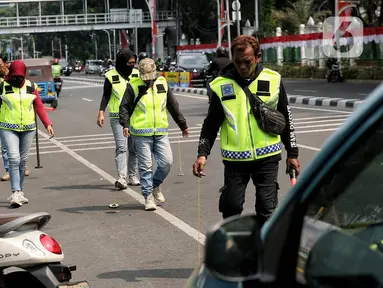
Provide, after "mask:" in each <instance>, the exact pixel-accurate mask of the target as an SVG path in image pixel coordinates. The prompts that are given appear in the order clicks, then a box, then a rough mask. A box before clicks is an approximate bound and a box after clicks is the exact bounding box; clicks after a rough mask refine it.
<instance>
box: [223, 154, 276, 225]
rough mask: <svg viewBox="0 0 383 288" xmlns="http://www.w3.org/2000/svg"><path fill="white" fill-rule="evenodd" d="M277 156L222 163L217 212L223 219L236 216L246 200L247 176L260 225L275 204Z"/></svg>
mask: <svg viewBox="0 0 383 288" xmlns="http://www.w3.org/2000/svg"><path fill="white" fill-rule="evenodd" d="M279 161H280V157H270V158H266V159H262V160H258V161H254V162H248V163H246V162H242V163H238V162H236V163H228V162H224V165H225V182H224V185H225V187H224V188H223V189H221V190H220V191H221V193H222V194H221V197H220V199H219V211H220V212H221V213H222V217H223V218H227V217H230V216H234V215H239V214H241V213H242V211H243V204H244V203H245V191H246V187H247V184H248V183H249V181H250V178H251V179H252V180H253V184H254V186H255V191H256V193H255V196H256V200H255V211H256V213H257V217H258V220H259V221H260V223H259V224H260V225H263V224H264V223H265V222H266V220H267V219H268V218H269V217H270V216H271V214H272V213H273V212H274V210H275V209H276V207H277V205H278V190H279V185H278V182H277V179H278V167H279Z"/></svg>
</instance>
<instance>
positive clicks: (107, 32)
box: [102, 30, 112, 59]
mask: <svg viewBox="0 0 383 288" xmlns="http://www.w3.org/2000/svg"><path fill="white" fill-rule="evenodd" d="M102 31H104V32H106V34H108V43H109V58H110V59H112V44H111V43H110V33H109V31H108V30H102Z"/></svg>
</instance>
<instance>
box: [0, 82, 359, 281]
mask: <svg viewBox="0 0 383 288" xmlns="http://www.w3.org/2000/svg"><path fill="white" fill-rule="evenodd" d="M101 93H102V87H101V85H97V84H86V83H83V82H82V83H79V82H73V81H70V80H69V79H66V82H65V84H64V87H63V91H62V94H61V96H60V98H59V107H58V109H57V110H56V111H54V112H49V113H50V117H51V119H52V121H53V123H54V127H55V130H56V137H55V138H53V139H51V140H49V139H47V138H46V134H43V133H46V131H44V130H42V131H41V134H40V136H41V141H40V145H41V154H42V155H41V159H42V165H43V168H42V169H33V167H34V166H35V164H36V158H35V157H36V156H35V152H36V149H35V147H33V148H32V151H31V156H30V159H29V167H30V168H31V175H30V176H29V177H28V178H27V179H26V183H25V189H24V192H25V194H26V196H27V197H28V198H29V201H30V203H29V204H27V205H24V206H23V207H21V208H19V209H18V210H17V212H40V211H46V212H49V213H51V214H52V220H51V222H50V223H49V224H48V226H47V227H46V229H45V231H46V232H47V233H50V234H51V235H52V236H53V237H54V238H56V239H57V240H58V241H59V243H61V245H62V248H63V251H64V253H65V261H64V262H65V263H67V264H76V265H77V268H78V271H77V272H75V273H74V279H75V280H82V279H86V280H88V281H89V283H90V284H91V287H96V288H105V287H114V288H119V287H145V288H147V287H158V288H161V287H164V288H165V287H166V288H168V287H183V285H184V283H185V281H186V279H187V278H188V277H189V275H190V274H191V272H192V270H193V269H194V267H195V266H196V265H197V261H198V254H197V251H198V250H197V247H198V246H197V243H198V241H199V242H202V243H203V240H204V235H200V234H198V232H197V229H198V221H197V215H198V214H197V211H198V210H197V203H198V202H197V195H198V181H197V179H196V178H195V177H194V176H192V174H191V166H192V164H193V162H194V160H195V157H196V149H197V143H198V137H199V131H200V129H201V124H202V123H203V119H204V117H205V115H206V112H207V109H208V104H207V100H206V97H204V96H196V95H190V94H177V97H178V100H179V102H180V107H181V109H182V111H183V113H184V114H185V116H186V118H187V120H188V124H189V127H190V131H191V136H190V138H189V139H181V138H180V137H181V133H180V131H179V130H178V128H177V127H176V125H175V124H174V123H173V122H172V123H171V128H172V129H171V132H170V135H169V136H170V140H171V143H172V148H173V156H174V165H173V168H172V171H171V174H170V176H169V178H168V179H167V181H166V183H164V185H163V190H164V194H165V197H166V198H167V203H166V204H165V205H164V206H163V209H158V210H157V211H156V212H146V211H144V209H143V205H142V201H143V197H142V196H141V195H140V194H139V188H138V189H137V188H134V189H133V190H131V189H128V190H125V191H119V192H116V191H115V189H114V187H113V184H112V183H113V181H114V177H115V176H116V175H115V174H116V172H115V164H114V149H115V147H114V141H113V137H112V134H111V128H110V126H109V124H108V119H106V125H105V127H104V128H102V129H101V128H99V127H98V126H97V125H96V116H97V112H98V107H99V102H100V98H101ZM292 111H293V116H294V118H295V126H296V130H297V137H298V141H299V144H300V160H301V165H302V168H303V170H305V168H306V167H307V165H308V164H309V163H310V161H311V160H312V158H313V157H314V156H315V154H316V153H317V152H318V151H319V150H320V148H321V146H322V145H323V143H324V142H325V140H326V139H327V138H328V137H329V135H330V134H331V133H332V132H333V131H335V130H336V129H338V127H339V125H341V124H342V123H343V122H344V120H345V119H346V118H347V117H348V116H349V114H351V113H352V111H351V110H345V109H343V110H339V109H337V110H334V109H320V108H315V107H308V106H307V105H306V106H305V107H299V106H293V107H292ZM178 149H180V150H178ZM179 151H180V153H179ZM179 155H181V159H180V157H179ZM180 163H181V165H180ZM284 169H285V166H284V163H283V162H281V166H280V177H279V183H280V187H281V190H280V198H281V199H283V195H284V194H285V193H286V192H288V190H289V181H288V177H287V176H286V175H285V174H284ZM180 172H181V174H182V173H183V174H184V175H183V176H178V174H180ZM206 173H207V177H206V178H204V179H202V180H201V181H200V195H201V201H200V203H201V210H200V211H201V232H202V233H205V232H206V231H207V230H208V229H209V228H210V227H212V225H214V224H215V223H216V222H217V221H219V220H220V219H221V218H220V217H221V215H220V214H219V213H218V198H219V192H218V190H219V188H220V187H221V185H222V183H223V178H222V174H223V168H222V163H221V159H220V153H219V144H218V142H217V143H216V145H215V147H214V149H213V152H212V155H211V157H209V160H208V166H207V168H206ZM0 190H1V191H2V195H3V199H2V200H1V202H0V213H7V212H10V211H14V210H9V209H8V203H7V202H6V197H8V195H9V193H8V192H7V191H9V182H6V183H4V182H3V183H0ZM247 192H248V193H247V202H246V207H245V210H246V211H247V212H251V211H253V209H254V208H253V207H254V198H255V197H254V188H253V186H252V185H249V188H248V191H247ZM114 197H116V199H117V202H118V203H119V204H120V209H119V210H117V211H115V210H111V209H109V208H108V205H109V204H110V203H112V202H113V200H114ZM140 202H141V203H140Z"/></svg>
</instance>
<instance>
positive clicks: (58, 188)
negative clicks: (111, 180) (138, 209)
mask: <svg viewBox="0 0 383 288" xmlns="http://www.w3.org/2000/svg"><path fill="white" fill-rule="evenodd" d="M44 189H45V190H56V191H65V190H109V191H112V192H115V191H116V189H115V188H113V186H112V185H111V184H101V185H69V186H52V187H44Z"/></svg>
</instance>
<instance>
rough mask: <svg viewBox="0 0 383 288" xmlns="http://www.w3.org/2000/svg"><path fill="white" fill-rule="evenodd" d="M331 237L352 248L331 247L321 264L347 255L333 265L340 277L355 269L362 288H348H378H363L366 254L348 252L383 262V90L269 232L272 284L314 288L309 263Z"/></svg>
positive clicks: (301, 183) (338, 137) (266, 259)
mask: <svg viewBox="0 0 383 288" xmlns="http://www.w3.org/2000/svg"><path fill="white" fill-rule="evenodd" d="M330 231H340V232H341V233H342V235H346V236H345V237H344V241H343V242H344V243H342V242H341V245H340V246H339V245H338V246H337V247H335V246H331V245H329V246H328V250H327V251H326V250H324V252H323V251H322V252H321V253H322V254H320V253H319V254H318V253H317V254H316V256H315V257H317V259H320V258H321V257H323V258H325V257H327V256H328V255H330V254H331V253H332V254H334V253H337V251H340V250H342V253H343V254H342V256H339V257H338V258H336V257H335V258H332V260H331V261H332V262H333V263H327V264H326V265H330V264H331V265H334V269H332V271H335V270H336V269H340V270H339V271H341V270H342V269H344V271H351V270H350V269H351V268H350V267H351V266H350V267H348V266H347V265H352V273H351V272H350V273H351V274H352V275H351V276H353V277H356V278H359V280H358V281H360V282H358V283H357V284H358V285H361V286H357V285H356V286H348V287H372V286H368V285H367V286H366V285H363V284H366V283H363V281H368V280H367V279H365V278H364V276H365V274H366V273H368V272H369V270H368V269H371V273H372V272H373V271H372V270H374V269H375V268H374V266H373V265H372V266H370V268H368V267H366V263H365V261H364V260H363V259H364V258H363V257H361V256H360V255H359V254H360V253H358V251H351V250H350V251H347V249H346V248H347V247H348V245H350V243H351V242H353V241H355V239H357V241H362V242H363V243H364V244H365V245H368V246H366V247H371V249H372V250H373V251H375V252H376V253H381V254H379V257H380V256H381V257H382V260H383V85H381V86H380V87H378V88H377V89H376V90H375V92H374V93H373V95H372V96H370V97H369V98H368V99H367V100H366V101H365V103H364V105H363V106H361V107H360V109H358V111H356V112H354V114H353V116H352V117H351V118H350V119H349V120H348V121H347V122H346V124H345V125H343V127H342V128H341V129H340V130H339V131H337V132H336V133H335V134H334V135H333V136H332V137H331V139H330V140H329V141H328V142H327V144H326V145H325V146H324V147H323V149H322V151H321V152H320V153H319V154H318V155H317V157H316V158H315V159H314V160H313V162H312V163H311V165H310V166H309V167H308V168H307V169H306V171H305V172H304V173H303V174H302V177H301V178H300V179H299V180H298V183H297V185H296V186H295V187H294V188H293V189H292V191H290V192H289V193H288V195H287V196H286V198H285V199H284V201H283V203H282V205H281V207H280V208H279V209H278V210H277V211H276V213H275V215H273V217H272V218H271V219H270V221H269V222H268V223H267V224H266V225H265V227H264V228H263V229H262V240H263V243H264V251H263V252H264V256H263V261H262V262H263V271H262V274H263V275H264V276H265V278H267V279H268V281H272V282H277V283H278V282H280V283H283V284H284V285H296V284H297V283H298V284H300V285H303V286H306V284H307V270H306V268H307V267H306V264H307V259H308V257H310V255H311V251H312V249H313V247H315V245H316V243H317V242H318V239H322V238H323V237H324V236H325V235H327V234H329V233H332V232H330ZM362 242H360V243H362ZM338 244H339V243H338ZM343 250H345V251H343ZM330 252H331V253H330ZM327 254H328V255H327ZM341 257H348V258H347V259H351V261H350V260H348V261H342V259H340V258H341ZM334 259H335V260H334ZM379 259H380V258H379ZM322 260H324V259H322ZM343 260H344V259H343ZM329 261H330V260H329ZM335 262H336V263H335ZM338 262H339V263H338ZM335 266H336V269H335ZM347 269H348V270H347ZM381 269H382V271H383V268H381ZM382 275H383V272H382ZM328 276H330V275H328ZM333 276H334V275H332V277H333ZM335 276H336V275H335ZM338 276H339V275H338ZM351 276H350V275H349V276H348V277H351ZM362 276H363V277H362ZM344 277H346V276H344ZM346 280H347V279H344V281H346ZM342 281H343V280H342ZM342 281H341V282H340V283H343V284H344V283H346V282H342ZM379 281H380V280H379ZM350 283H351V282H350ZM352 283H353V284H354V282H352ZM317 284H318V283H317ZM343 284H342V285H343ZM317 287H342V286H336V285H335V286H334V285H333V286H332V285H329V286H321V285H320V283H319V284H318V286H317ZM373 287H378V286H373ZM379 287H380V286H379Z"/></svg>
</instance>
